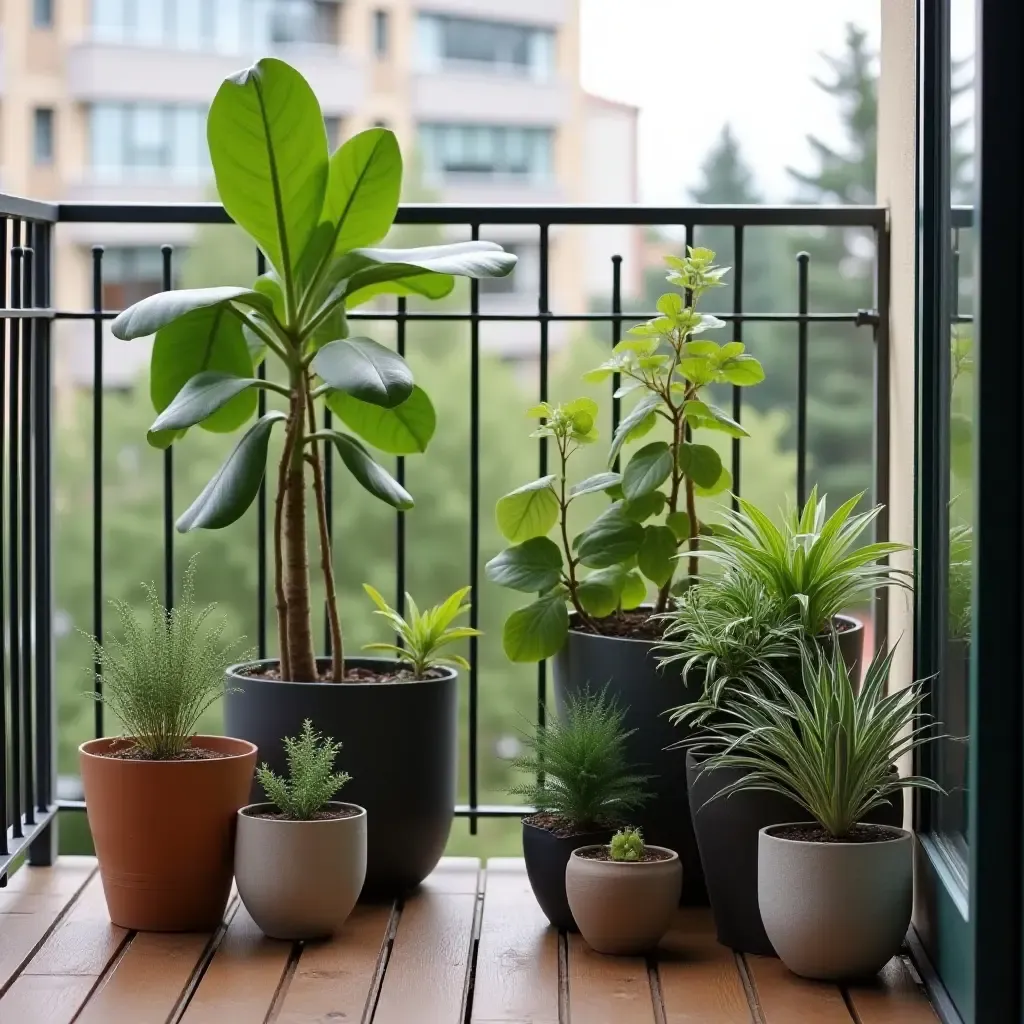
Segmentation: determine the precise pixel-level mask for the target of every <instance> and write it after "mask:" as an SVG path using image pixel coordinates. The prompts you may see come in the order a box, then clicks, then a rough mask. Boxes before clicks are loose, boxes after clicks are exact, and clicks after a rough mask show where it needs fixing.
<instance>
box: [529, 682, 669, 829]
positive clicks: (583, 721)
mask: <svg viewBox="0 0 1024 1024" xmlns="http://www.w3.org/2000/svg"><path fill="white" fill-rule="evenodd" d="M632 733H633V730H627V729H626V727H625V711H623V709H622V708H620V707H619V706H618V704H617V703H616V702H615V701H614V700H609V699H608V698H607V697H606V695H605V694H604V693H589V692H585V693H583V694H580V695H574V696H572V697H570V698H569V699H568V701H567V704H566V708H565V716H564V719H562V720H559V719H558V718H555V717H552V719H551V720H550V721H549V723H548V724H547V725H539V726H538V727H537V731H536V734H535V735H534V736H532V737H527V738H526V745H527V748H528V753H526V754H524V755H523V756H521V757H517V758H515V759H514V760H513V761H512V767H513V768H516V769H517V770H519V771H522V772H529V773H531V774H533V775H535V776H536V778H535V779H534V781H533V782H530V783H525V784H523V785H521V786H513V787H512V788H511V789H510V790H509V792H510V793H511V794H512V795H513V796H520V797H523V798H525V799H526V801H527V802H528V803H531V804H533V805H534V806H536V808H537V810H538V811H546V812H548V813H549V814H552V815H554V816H556V817H558V818H560V819H562V820H563V821H565V822H566V823H567V824H570V825H573V826H575V827H576V828H578V829H580V830H581V831H586V830H588V829H589V828H593V827H598V826H601V825H605V824H613V823H615V822H617V821H621V820H622V818H623V816H624V815H625V814H626V813H627V812H629V811H632V810H635V809H636V808H637V807H640V806H641V805H642V804H643V803H644V802H645V801H646V800H647V798H648V797H647V794H646V793H645V792H644V789H643V786H644V783H645V782H646V781H647V779H648V778H649V776H646V775H638V774H636V772H635V771H634V770H633V768H632V766H631V765H630V764H629V763H628V762H627V760H626V740H627V739H628V738H629V737H630V736H631V735H632Z"/></svg>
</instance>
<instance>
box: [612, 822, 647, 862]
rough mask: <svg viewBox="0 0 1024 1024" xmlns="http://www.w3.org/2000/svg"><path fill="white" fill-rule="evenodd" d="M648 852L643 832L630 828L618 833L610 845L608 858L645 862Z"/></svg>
mask: <svg viewBox="0 0 1024 1024" xmlns="http://www.w3.org/2000/svg"><path fill="white" fill-rule="evenodd" d="M646 851H647V844H646V843H645V842H644V834H643V832H642V831H641V830H640V829H638V828H630V827H629V826H627V827H626V828H623V829H620V830H619V831H618V832H616V833H615V835H613V836H612V841H611V842H610V843H609V844H608V856H609V857H611V859H612V860H624V861H636V860H643V859H644V853H646Z"/></svg>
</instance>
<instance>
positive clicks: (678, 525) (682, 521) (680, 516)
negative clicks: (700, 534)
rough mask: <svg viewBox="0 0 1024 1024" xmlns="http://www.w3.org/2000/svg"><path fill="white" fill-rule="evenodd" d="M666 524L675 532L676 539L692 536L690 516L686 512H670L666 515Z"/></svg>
mask: <svg viewBox="0 0 1024 1024" xmlns="http://www.w3.org/2000/svg"><path fill="white" fill-rule="evenodd" d="M665 525H666V526H667V527H668V528H669V529H670V530H671V531H672V532H673V533H674V534H675V536H676V540H685V539H686V538H687V537H689V536H690V517H689V515H687V513H686V512H669V514H668V515H667V516H665Z"/></svg>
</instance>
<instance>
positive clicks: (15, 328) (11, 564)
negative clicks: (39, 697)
mask: <svg viewBox="0 0 1024 1024" xmlns="http://www.w3.org/2000/svg"><path fill="white" fill-rule="evenodd" d="M13 228H14V230H13V237H12V239H11V268H10V272H11V309H20V308H21V288H22V257H23V252H22V248H21V222H20V221H18V220H15V221H14V222H13ZM10 332H11V333H10V337H11V346H10V365H9V367H8V373H9V376H8V380H7V385H8V386H7V412H8V415H9V416H10V423H11V429H10V433H9V436H8V441H7V466H8V472H7V500H8V505H7V537H8V540H7V544H8V554H7V557H8V565H7V581H8V585H9V588H10V589H9V593H8V601H9V614H10V632H9V635H8V643H9V647H10V661H11V734H10V735H11V828H12V835H13V836H14V838H16V839H19V838H21V837H22V836H23V835H24V834H25V833H24V831H23V828H22V816H21V815H22V799H21V797H22V792H21V777H22V776H21V728H22V725H21V686H22V664H21V655H22V649H21V643H22V639H21V631H20V628H19V627H20V625H21V616H22V614H23V613H22V609H21V576H20V569H21V543H20V541H21V523H20V518H21V517H20V490H19V488H20V486H21V482H22V473H21V469H20V467H19V465H18V460H19V455H20V452H21V431H22V430H23V429H24V424H23V423H22V422H21V409H20V398H21V395H20V385H21V321H20V320H17V319H15V320H12V321H11V327H10Z"/></svg>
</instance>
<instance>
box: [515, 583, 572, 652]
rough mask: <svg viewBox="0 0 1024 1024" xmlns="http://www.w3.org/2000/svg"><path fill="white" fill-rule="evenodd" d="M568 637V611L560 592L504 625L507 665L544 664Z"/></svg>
mask: <svg viewBox="0 0 1024 1024" xmlns="http://www.w3.org/2000/svg"><path fill="white" fill-rule="evenodd" d="M568 633H569V610H568V609H567V608H566V606H565V595H564V594H563V593H562V592H561V591H555V592H553V593H551V594H545V595H544V597H541V598H538V599H537V600H536V601H534V602H533V603H532V604H528V605H527V606H526V607H525V608H520V609H519V610H518V611H515V612H513V613H512V614H511V615H510V616H509V617H508V619H506V621H505V629H504V631H503V633H502V638H501V639H502V647H503V648H504V650H505V657H506V658H508V660H509V661H516V662H520V661H543V660H544V659H545V658H550V657H553V656H554V655H555V654H557V653H558V651H560V650H561V648H562V645H563V644H564V643H565V638H566V636H567V635H568Z"/></svg>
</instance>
